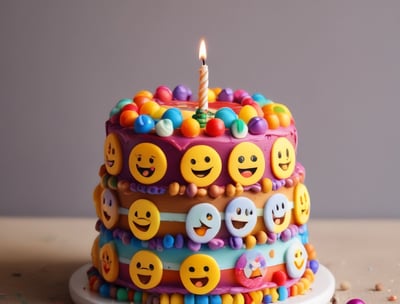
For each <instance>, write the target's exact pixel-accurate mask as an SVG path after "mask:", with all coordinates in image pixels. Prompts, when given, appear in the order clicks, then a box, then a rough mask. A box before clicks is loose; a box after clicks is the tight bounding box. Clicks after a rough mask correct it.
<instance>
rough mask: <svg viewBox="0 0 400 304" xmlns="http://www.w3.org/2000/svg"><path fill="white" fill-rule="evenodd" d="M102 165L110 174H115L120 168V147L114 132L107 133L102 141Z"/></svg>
mask: <svg viewBox="0 0 400 304" xmlns="http://www.w3.org/2000/svg"><path fill="white" fill-rule="evenodd" d="M104 165H105V167H106V170H107V172H108V173H109V174H111V175H117V174H119V173H120V172H121V170H122V148H121V143H120V141H119V139H118V136H117V134H115V133H110V134H108V135H107V137H106V140H105V142H104Z"/></svg>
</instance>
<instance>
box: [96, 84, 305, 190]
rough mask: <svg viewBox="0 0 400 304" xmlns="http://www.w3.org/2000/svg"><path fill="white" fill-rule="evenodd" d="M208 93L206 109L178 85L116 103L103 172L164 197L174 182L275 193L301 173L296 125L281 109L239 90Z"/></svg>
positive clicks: (289, 115) (290, 115)
mask: <svg viewBox="0 0 400 304" xmlns="http://www.w3.org/2000/svg"><path fill="white" fill-rule="evenodd" d="M208 92H209V93H208V95H209V97H208V101H209V102H208V104H207V107H206V109H204V108H200V107H199V106H198V103H197V102H196V101H192V100H191V91H190V90H189V89H188V88H186V87H184V86H182V85H179V86H177V87H176V88H175V89H174V90H173V91H171V90H170V89H169V88H167V87H165V86H160V87H158V88H157V89H156V90H155V93H154V94H153V93H151V92H149V91H140V92H138V93H137V94H136V95H135V96H134V98H133V99H122V100H120V101H119V102H118V103H117V104H116V105H115V106H114V108H113V109H112V110H111V112H110V118H109V120H108V121H107V123H106V133H107V138H106V140H105V144H104V156H105V157H104V164H105V168H106V170H107V172H108V173H109V174H110V175H113V176H117V178H118V180H124V181H127V182H128V183H129V184H130V188H131V189H136V190H137V189H139V188H140V189H142V188H143V185H144V188H145V189H147V190H146V191H151V192H154V191H155V192H157V193H160V192H161V193H164V191H165V189H167V188H170V187H171V185H175V184H176V183H177V184H179V185H181V186H182V185H184V186H185V187H186V186H189V185H191V187H192V186H195V187H203V188H204V187H205V188H208V187H210V186H213V185H214V186H215V185H216V186H220V187H223V189H227V188H225V187H226V186H227V185H230V184H231V185H235V187H237V186H238V185H240V186H243V187H251V188H254V187H259V186H260V185H270V186H268V187H266V188H271V187H272V188H277V187H279V186H282V185H284V184H286V181H287V180H288V179H289V178H291V177H292V175H293V174H298V172H297V171H299V170H300V171H302V170H301V169H299V168H300V167H299V166H297V164H296V149H297V130H296V127H295V122H294V119H293V117H292V114H291V113H290V111H289V109H288V108H287V107H286V106H285V105H283V104H278V103H274V102H272V101H271V100H269V99H267V98H266V97H264V96H263V95H262V94H259V93H256V94H253V95H250V94H249V93H247V92H246V91H244V90H236V91H233V90H231V89H219V88H216V89H209V91H208ZM289 183H290V182H289ZM271 185H272V186H271ZM138 187H139V188H138ZM149 187H150V188H149ZM149 189H150V190H149ZM154 189H156V190H154ZM160 189H161V190H160ZM196 189H197V188H196ZM143 191H144V190H143ZM194 193H197V190H196V191H194Z"/></svg>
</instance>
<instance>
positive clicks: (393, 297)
mask: <svg viewBox="0 0 400 304" xmlns="http://www.w3.org/2000/svg"><path fill="white" fill-rule="evenodd" d="M388 301H389V302H395V301H397V296H395V295H391V296H389V297H388Z"/></svg>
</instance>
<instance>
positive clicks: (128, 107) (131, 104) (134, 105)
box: [121, 102, 139, 112]
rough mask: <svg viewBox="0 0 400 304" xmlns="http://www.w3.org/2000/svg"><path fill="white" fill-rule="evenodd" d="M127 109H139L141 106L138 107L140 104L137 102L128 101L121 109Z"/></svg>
mask: <svg viewBox="0 0 400 304" xmlns="http://www.w3.org/2000/svg"><path fill="white" fill-rule="evenodd" d="M127 110H130V111H136V112H137V111H138V110H139V108H138V106H137V104H136V103H133V102H132V103H128V104H127V105H124V106H123V107H122V108H121V111H127Z"/></svg>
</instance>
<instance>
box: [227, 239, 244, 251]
mask: <svg viewBox="0 0 400 304" xmlns="http://www.w3.org/2000/svg"><path fill="white" fill-rule="evenodd" d="M229 246H231V247H232V248H233V249H240V248H242V247H243V239H242V238H239V237H234V236H233V237H230V238H229Z"/></svg>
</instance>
